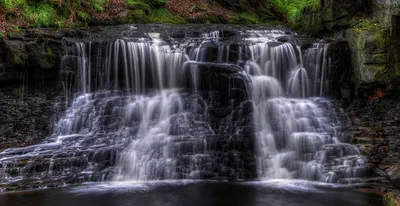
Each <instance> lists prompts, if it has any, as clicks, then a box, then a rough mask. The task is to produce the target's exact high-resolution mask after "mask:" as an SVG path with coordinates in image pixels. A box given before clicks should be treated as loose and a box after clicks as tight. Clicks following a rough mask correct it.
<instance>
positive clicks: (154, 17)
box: [149, 9, 187, 24]
mask: <svg viewBox="0 0 400 206" xmlns="http://www.w3.org/2000/svg"><path fill="white" fill-rule="evenodd" d="M149 21H150V22H153V23H166V24H187V21H186V19H185V18H183V17H181V16H178V15H174V14H171V13H169V12H168V11H167V10H166V9H156V10H153V11H152V12H151V15H150V16H149Z"/></svg>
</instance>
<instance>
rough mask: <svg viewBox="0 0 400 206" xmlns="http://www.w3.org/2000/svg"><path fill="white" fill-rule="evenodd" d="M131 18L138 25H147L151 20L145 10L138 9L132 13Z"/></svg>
mask: <svg viewBox="0 0 400 206" xmlns="http://www.w3.org/2000/svg"><path fill="white" fill-rule="evenodd" d="M131 16H132V18H133V20H134V22H136V23H147V22H149V18H148V16H147V15H146V13H145V12H144V11H143V10H139V9H136V10H134V11H132V12H131Z"/></svg>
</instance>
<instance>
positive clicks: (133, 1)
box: [126, 0, 151, 14]
mask: <svg viewBox="0 0 400 206" xmlns="http://www.w3.org/2000/svg"><path fill="white" fill-rule="evenodd" d="M126 2H127V3H128V4H130V5H132V6H135V9H136V10H141V11H143V12H145V13H146V14H149V13H150V11H151V7H150V5H149V4H148V3H146V2H144V1H137V0H126Z"/></svg>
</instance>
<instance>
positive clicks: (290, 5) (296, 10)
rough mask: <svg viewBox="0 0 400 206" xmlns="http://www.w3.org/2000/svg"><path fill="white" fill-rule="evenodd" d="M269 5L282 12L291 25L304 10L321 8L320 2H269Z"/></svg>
mask: <svg viewBox="0 0 400 206" xmlns="http://www.w3.org/2000/svg"><path fill="white" fill-rule="evenodd" d="M268 3H269V4H270V5H272V6H273V7H274V8H276V10H278V11H280V12H282V13H283V14H284V15H285V17H286V18H287V20H288V21H290V22H291V23H295V22H296V21H297V19H298V17H299V15H300V13H301V11H302V10H303V9H304V8H306V7H308V8H314V9H317V8H319V7H320V0H268V1H267V4H268Z"/></svg>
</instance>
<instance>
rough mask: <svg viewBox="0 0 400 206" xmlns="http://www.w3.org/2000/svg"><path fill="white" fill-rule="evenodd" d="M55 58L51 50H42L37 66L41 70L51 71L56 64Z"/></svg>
mask: <svg viewBox="0 0 400 206" xmlns="http://www.w3.org/2000/svg"><path fill="white" fill-rule="evenodd" d="M56 62H57V60H56V56H55V55H54V52H53V50H52V49H51V48H49V47H47V48H45V49H43V50H42V52H41V53H40V57H39V66H40V68H41V69H53V68H54V66H55V65H56V64H57V63H56Z"/></svg>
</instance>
